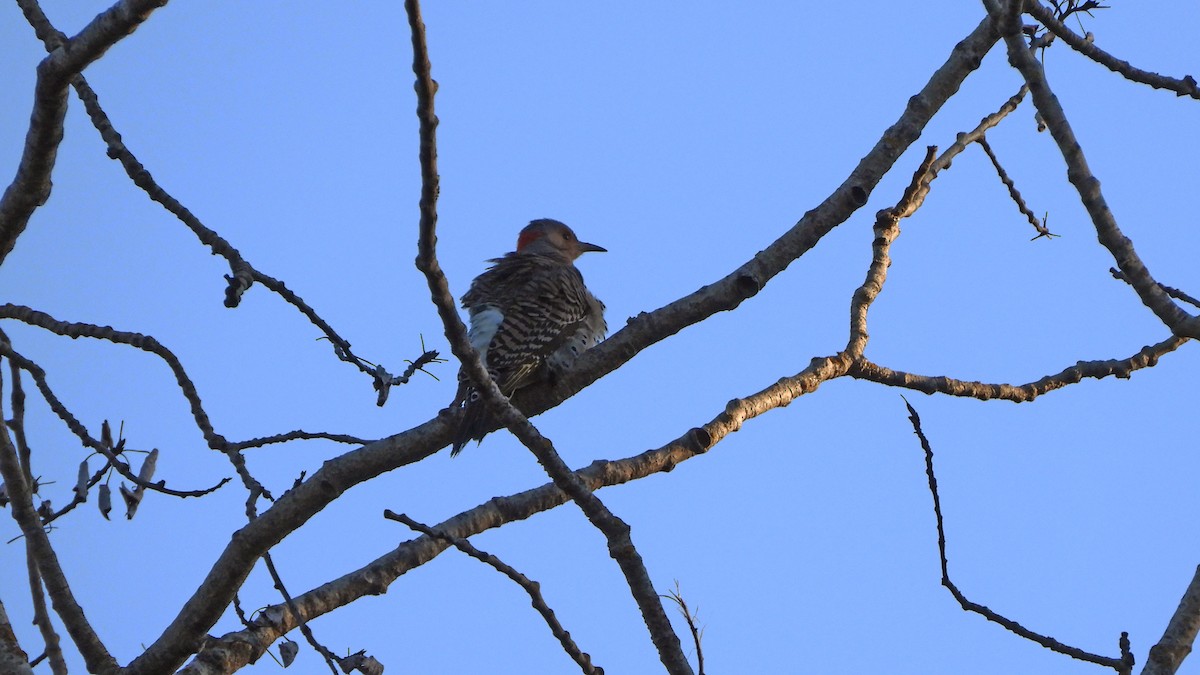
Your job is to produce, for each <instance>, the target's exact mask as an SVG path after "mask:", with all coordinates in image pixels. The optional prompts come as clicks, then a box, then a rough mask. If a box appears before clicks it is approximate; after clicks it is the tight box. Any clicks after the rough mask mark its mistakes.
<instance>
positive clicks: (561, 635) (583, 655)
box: [383, 510, 703, 675]
mask: <svg viewBox="0 0 1200 675" xmlns="http://www.w3.org/2000/svg"><path fill="white" fill-rule="evenodd" d="M383 517H384V518H387V519H389V520H394V521H396V522H398V523H404V524H405V525H407V526H409V527H410V528H412V529H414V530H416V531H418V532H420V533H422V534H424V535H426V536H428V537H433V538H434V539H439V540H442V541H445V542H447V543H449V544H453V545H454V547H455V548H457V549H458V550H460V551H462V552H463V553H466V554H467V555H469V556H471V557H472V558H475V559H476V560H478V561H480V562H482V563H485V564H487V565H491V566H492V567H493V568H495V570H496V571H497V572H500V573H501V574H503V575H504V576H506V577H508V578H509V579H512V580H513V581H514V582H516V583H517V585H518V586H520V587H521V588H523V589H525V592H526V593H528V594H529V598H530V600H531V601H532V603H533V608H534V609H536V610H537V612H538V614H541V615H542V619H543V620H544V621H545V622H546V625H547V626H549V627H550V632H551V633H553V634H554V637H555V638H557V639H558V642H559V644H561V645H562V647H563V651H565V652H567V655H568V656H570V657H571V658H572V659H574V661H575V663H577V664H579V667H580V669H581V670H583V672H584V673H586V674H588V675H603V673H604V669H602V668H598V667H596V666H593V665H592V657H591V656H589V655H588V654H587V652H585V651H583V650H581V649H580V648H579V645H577V644H575V640H573V639H571V634H570V633H568V632H567V631H566V629H564V628H563V627H562V624H561V623H559V622H558V618H557V617H555V616H554V610H553V609H550V605H547V604H546V599H545V598H543V597H542V591H541V586H540V584H538V583H537V582H536V581H530V579H529V577H527V576H525V575H524V574H521V573H520V572H518V571H517V570H516V569H515V568H513V567H512V566H511V565H509V564H507V563H505V562H504V561H503V560H501V559H499V558H497V557H496V556H494V555H492V554H491V553H488V552H486V551H481V550H479V549H477V548H475V546H474V545H472V544H471V542H469V541H467V540H466V539H463V538H461V537H452V536H450V535H448V534H446V533H445V532H442V531H441V530H437V529H435V528H432V527H429V526H428V525H425V524H422V523H419V522H417V521H415V520H413V519H412V518H409V517H408V516H407V515H405V514H403V513H395V512H393V511H391V510H384V512H383ZM701 675H703V674H701Z"/></svg>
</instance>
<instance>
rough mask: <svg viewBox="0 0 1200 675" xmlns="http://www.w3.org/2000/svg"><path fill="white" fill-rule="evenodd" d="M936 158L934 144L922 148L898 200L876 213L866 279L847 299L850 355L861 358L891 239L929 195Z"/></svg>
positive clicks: (882, 278) (847, 349) (847, 345)
mask: <svg viewBox="0 0 1200 675" xmlns="http://www.w3.org/2000/svg"><path fill="white" fill-rule="evenodd" d="M936 157H937V146H935V145H931V146H929V147H928V148H926V149H925V159H924V160H922V161H921V165H920V166H918V167H917V170H916V172H915V173H914V174H913V177H912V182H910V183H909V185H908V187H907V188H905V190H904V195H903V196H902V197H900V201H898V202H896V205H895V206H893V207H891V208H886V209H880V211H879V213H877V214H875V226H874V228H873V229H874V231H875V239H874V241H872V242H871V265H870V267H869V268H868V269H867V278H866V280H865V281H863V283H862V285H861V286H859V287H858V288H857V289H855V291H854V295H853V297H852V298H851V300H850V339H849V341H848V342H847V343H846V353H847V354H848V355H850V356H851V357H852V358H860V357H862V354H863V350H864V349H866V347H867V340H868V336H867V311H868V310H869V309H870V308H871V303H873V302H875V298H877V297H879V293H880V292H881V291H882V290H883V284H884V282H885V281H886V280H887V270H888V267H889V266H891V264H892V260H891V258H890V257H889V256H888V251H889V249H891V246H892V242H894V241H895V240H896V237H898V236H900V220H901V219H902V218H907V217H908V216H910V215H912V214H913V213H914V212H916V210H917V209H918V208H920V207H921V204H922V202H924V201H925V195H927V194H929V182H930V181H931V180H933V174H932V173H931V171H932V168H933V163H934V159H935V158H936Z"/></svg>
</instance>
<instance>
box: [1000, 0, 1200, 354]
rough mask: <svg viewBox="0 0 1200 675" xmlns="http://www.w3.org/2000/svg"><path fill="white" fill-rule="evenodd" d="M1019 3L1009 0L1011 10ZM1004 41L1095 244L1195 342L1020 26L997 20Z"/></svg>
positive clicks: (1194, 327)
mask: <svg viewBox="0 0 1200 675" xmlns="http://www.w3.org/2000/svg"><path fill="white" fill-rule="evenodd" d="M1019 2H1020V0H1011V2H1010V4H1009V5H1008V6H1009V7H1011V6H1012V5H1014V4H1017V3H1019ZM984 5H985V6H987V8H988V11H989V13H991V14H992V15H993V16H997V17H999V16H1000V12H1001V10H1000V8H999V7H998V6H997V4H996V0H984ZM998 20H999V21H1000V24H999V25H1000V29H1001V32H1002V33H1003V37H1004V41H1005V43H1006V44H1007V46H1008V59H1009V63H1010V64H1011V65H1012V66H1013V67H1014V68H1016V69H1017V70H1018V71H1020V73H1021V75H1022V76H1023V77H1024V78H1025V82H1026V83H1027V84H1028V85H1029V91H1030V94H1031V96H1032V98H1033V104H1034V106H1036V107H1037V109H1038V112H1039V113H1041V116H1042V119H1043V120H1044V121H1045V123H1046V126H1047V128H1049V130H1050V135H1051V136H1053V137H1054V141H1055V142H1056V143H1057V144H1058V147H1059V151H1060V152H1061V153H1062V156H1063V159H1064V160H1066V163H1067V179H1068V180H1069V181H1070V182H1071V184H1072V185H1074V186H1075V189H1076V190H1077V191H1078V192H1079V198H1080V201H1082V202H1083V206H1084V208H1085V209H1087V212H1088V215H1089V216H1091V219H1092V223H1093V224H1094V225H1095V227H1096V233H1097V235H1098V237H1099V239H1100V243H1101V244H1102V245H1103V246H1104V247H1105V248H1107V249H1108V250H1109V252H1110V253H1111V254H1112V256H1113V259H1114V261H1115V262H1116V263H1117V267H1118V268H1119V269H1120V270H1121V271H1122V272H1124V273H1125V275H1126V277H1128V279H1129V281H1130V284H1131V285H1132V286H1133V288H1134V290H1135V291H1136V292H1137V294H1138V296H1139V297H1140V298H1141V300H1142V302H1143V303H1144V304H1145V305H1146V306H1147V307H1149V308H1150V310H1151V311H1153V312H1154V314H1155V315H1156V316H1158V318H1159V319H1160V320H1161V321H1162V322H1163V323H1164V324H1165V325H1166V326H1167V327H1168V328H1170V329H1171V332H1172V333H1174V334H1176V335H1182V336H1187V337H1200V322H1197V320H1196V318H1195V317H1192V316H1190V315H1188V314H1187V313H1186V312H1184V311H1183V310H1182V309H1180V308H1179V306H1178V305H1176V304H1175V303H1174V302H1172V300H1171V298H1170V296H1168V295H1167V294H1166V293H1164V292H1163V291H1162V289H1160V288H1159V287H1158V284H1157V282H1155V280H1154V278H1153V277H1152V276H1151V274H1150V271H1149V270H1148V269H1147V268H1146V265H1145V264H1144V263H1143V262H1142V260H1141V258H1140V257H1139V256H1138V254H1137V251H1135V250H1134V248H1133V243H1132V242H1131V241H1130V240H1129V238H1128V237H1126V236H1125V235H1124V234H1123V233H1122V232H1121V229H1120V227H1118V225H1117V221H1116V218H1115V217H1114V216H1113V213H1112V211H1111V210H1110V209H1109V208H1108V203H1107V202H1106V201H1105V199H1104V194H1103V193H1102V192H1101V191H1100V181H1099V180H1097V179H1096V177H1095V176H1094V175H1093V174H1092V171H1091V169H1090V168H1089V167H1088V163H1087V159H1086V158H1085V157H1084V155H1083V148H1082V147H1080V145H1079V142H1078V140H1076V138H1075V133H1074V132H1073V131H1072V130H1071V125H1070V123H1068V122H1067V118H1066V114H1065V113H1064V112H1063V109H1062V106H1061V105H1059V103H1058V98H1057V97H1056V96H1055V95H1054V93H1053V92H1052V91H1051V90H1050V85H1049V83H1048V82H1047V81H1046V73H1045V70H1044V69H1043V68H1042V64H1041V63H1040V62H1038V60H1037V59H1036V58H1035V57H1034V55H1033V54H1031V53H1030V51H1029V48H1028V45H1027V44H1026V43H1025V41H1024V39H1023V38H1022V34H1021V25H1020V21H1019V20H1017V19H1016V17H1013V18H1012V20H1005V19H1004V18H1000V19H998Z"/></svg>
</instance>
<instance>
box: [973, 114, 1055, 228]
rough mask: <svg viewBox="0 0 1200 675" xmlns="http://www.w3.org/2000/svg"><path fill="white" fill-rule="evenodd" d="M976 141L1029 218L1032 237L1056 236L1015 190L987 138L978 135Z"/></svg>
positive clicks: (1023, 212) (1018, 206) (1022, 211)
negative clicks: (1034, 233)
mask: <svg viewBox="0 0 1200 675" xmlns="http://www.w3.org/2000/svg"><path fill="white" fill-rule="evenodd" d="M977 142H978V143H979V147H981V148H983V151H984V152H985V153H987V156H988V159H990V160H992V167H993V168H995V169H996V175H997V176H999V177H1000V182H1001V183H1004V187H1006V188H1008V196H1009V197H1010V198H1012V200H1013V202H1014V203H1016V205H1017V208H1018V209H1020V211H1021V213H1022V214H1024V215H1025V218H1026V219H1027V220H1029V224H1030V225H1033V229H1034V230H1036V231H1037V235H1036V236H1034V239H1040V238H1042V237H1046V238H1051V237H1057V236H1058V235H1057V234H1054V233H1052V232H1051V231H1050V230H1048V229H1046V223H1044V222H1042V221H1040V220H1038V217H1037V215H1036V214H1034V212H1033V211H1032V210H1031V209H1030V208H1029V207H1028V206H1026V205H1025V200H1024V199H1023V198H1022V197H1021V193H1020V191H1018V190H1017V186H1016V185H1015V184H1014V183H1013V181H1012V179H1011V178H1009V177H1008V172H1007V171H1005V170H1004V167H1003V166H1000V160H999V159H997V158H996V153H994V152H992V146H991V145H990V144H989V143H988V142H987V138H986V137H980V138H979V140H978V141H977Z"/></svg>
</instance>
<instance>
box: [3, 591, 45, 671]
mask: <svg viewBox="0 0 1200 675" xmlns="http://www.w3.org/2000/svg"><path fill="white" fill-rule="evenodd" d="M0 672H5V673H11V675H33V668H32V667H31V666H30V665H29V655H28V654H26V653H25V650H24V649H22V648H21V643H20V642H18V641H17V634H16V632H14V631H13V627H12V623H11V622H10V621H9V620H8V612H7V611H6V610H5V609H4V603H3V602H0ZM56 675H57V673H56Z"/></svg>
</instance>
